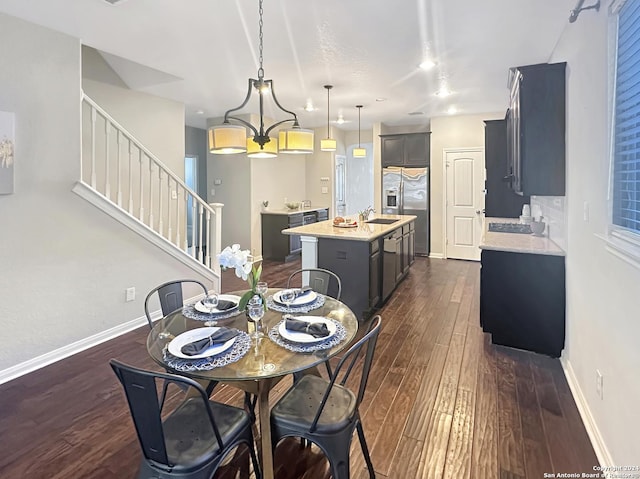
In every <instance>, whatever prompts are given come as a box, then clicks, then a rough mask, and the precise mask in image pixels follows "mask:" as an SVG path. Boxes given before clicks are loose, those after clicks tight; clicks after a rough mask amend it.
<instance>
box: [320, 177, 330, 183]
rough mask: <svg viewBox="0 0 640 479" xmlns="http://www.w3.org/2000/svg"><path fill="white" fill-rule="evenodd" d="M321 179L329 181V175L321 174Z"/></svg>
mask: <svg viewBox="0 0 640 479" xmlns="http://www.w3.org/2000/svg"><path fill="white" fill-rule="evenodd" d="M320 181H324V182H328V181H329V177H328V176H321V177H320Z"/></svg>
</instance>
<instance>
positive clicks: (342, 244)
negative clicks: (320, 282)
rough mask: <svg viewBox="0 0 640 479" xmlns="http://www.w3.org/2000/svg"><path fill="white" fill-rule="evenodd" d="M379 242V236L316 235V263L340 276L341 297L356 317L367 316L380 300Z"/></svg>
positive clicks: (380, 265)
mask: <svg viewBox="0 0 640 479" xmlns="http://www.w3.org/2000/svg"><path fill="white" fill-rule="evenodd" d="M380 242H381V240H380V239H375V240H373V241H371V242H367V241H349V240H342V239H334V238H318V267H319V268H324V269H328V270H329V271H333V272H334V273H336V274H337V275H338V276H339V277H340V280H341V281H342V296H341V298H340V299H341V301H342V302H344V303H345V304H346V305H347V306H349V308H351V310H352V311H353V312H354V313H355V314H356V316H357V317H358V319H363V318H368V317H370V316H371V315H372V314H373V311H374V310H375V309H376V308H377V307H378V306H379V304H380V302H381V299H380V294H381V292H382V284H381V275H382V264H381V260H382V257H381V250H380Z"/></svg>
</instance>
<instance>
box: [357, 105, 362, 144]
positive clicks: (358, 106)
mask: <svg viewBox="0 0 640 479" xmlns="http://www.w3.org/2000/svg"><path fill="white" fill-rule="evenodd" d="M356 108H357V109H358V148H360V109H361V108H362V105H356Z"/></svg>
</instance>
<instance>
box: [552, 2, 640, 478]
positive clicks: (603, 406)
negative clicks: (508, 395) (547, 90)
mask: <svg viewBox="0 0 640 479" xmlns="http://www.w3.org/2000/svg"><path fill="white" fill-rule="evenodd" d="M607 27H608V16H607V9H606V8H601V9H600V11H599V12H594V11H590V12H588V14H584V15H580V18H579V19H578V21H577V22H575V23H573V24H571V25H570V27H568V28H566V29H565V30H564V33H563V35H562V37H561V38H560V40H559V42H558V44H557V46H556V49H555V51H554V52H553V54H552V56H551V59H550V61H551V62H560V61H566V62H567V195H566V198H565V204H564V209H565V214H566V228H567V236H566V238H567V258H566V265H567V319H566V328H567V333H566V345H565V350H564V352H563V362H564V364H565V367H566V368H567V370H568V371H569V372H570V378H571V379H572V380H573V381H574V382H573V384H572V385H573V386H574V391H577V392H578V396H577V400H578V401H579V402H581V406H582V407H583V408H584V409H585V410H586V412H587V415H586V417H585V419H586V420H587V427H588V428H589V430H590V431H591V432H595V433H596V436H597V437H598V438H599V439H600V440H601V441H602V442H601V443H596V446H597V447H598V448H599V449H600V450H601V451H602V452H604V455H603V456H601V458H600V459H601V460H603V461H605V462H604V463H605V464H611V465H613V464H615V465H619V466H622V465H629V464H633V465H637V464H638V458H640V442H638V440H637V435H638V431H640V413H638V404H640V379H639V378H638V371H640V348H639V347H638V338H640V321H639V317H640V315H639V309H638V304H639V303H638V292H640V267H639V266H638V263H635V265H634V264H632V263H629V262H627V261H624V260H623V259H621V258H620V257H618V256H616V255H615V254H613V253H612V252H611V251H610V250H608V249H607V245H606V243H605V241H603V239H602V237H604V236H605V235H606V232H607V227H608V224H609V202H608V182H609V149H608V144H609V132H610V131H611V129H610V127H609V124H608V121H607V118H608V105H609V103H608V94H607V88H608V83H607V80H608V78H607V75H608V65H609V58H613V57H609V56H608V55H607V46H608V38H607ZM585 203H586V204H587V206H588V208H589V215H588V220H587V221H585V219H584V214H583V210H584V205H585ZM596 370H599V371H600V372H601V374H602V375H603V378H604V381H603V398H602V399H601V398H600V397H599V396H598V394H597V392H596V381H595V378H596Z"/></svg>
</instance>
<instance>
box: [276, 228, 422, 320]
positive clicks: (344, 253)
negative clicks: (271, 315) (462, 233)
mask: <svg viewBox="0 0 640 479" xmlns="http://www.w3.org/2000/svg"><path fill="white" fill-rule="evenodd" d="M415 220H416V217H415V216H413V215H374V216H373V217H372V218H370V219H369V220H368V221H365V222H363V223H361V222H358V224H357V225H356V226H355V227H338V226H334V224H333V221H332V220H329V221H321V222H317V223H313V224H309V225H305V226H300V227H297V228H288V229H285V230H282V233H283V234H285V235H300V241H301V244H302V267H303V268H324V269H328V270H330V271H333V272H334V273H336V274H337V275H338V276H339V277H340V279H341V281H342V296H341V298H340V299H341V300H342V301H343V302H344V303H345V304H347V305H348V306H349V308H351V310H352V311H353V312H354V313H355V314H356V316H358V318H359V319H364V318H368V317H369V316H371V315H372V314H373V312H374V311H375V309H377V308H379V307H380V306H381V305H382V304H383V303H384V302H385V301H386V300H387V299H388V298H389V296H391V294H392V293H393V290H394V289H395V287H396V285H397V284H398V283H399V282H400V281H401V280H402V279H403V278H404V277H405V276H406V274H407V273H408V272H409V267H410V266H411V264H412V263H413V260H414V257H415V250H414V244H415V241H414V237H415ZM329 293H330V294H331V291H330V292H329Z"/></svg>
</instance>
